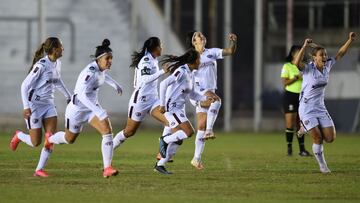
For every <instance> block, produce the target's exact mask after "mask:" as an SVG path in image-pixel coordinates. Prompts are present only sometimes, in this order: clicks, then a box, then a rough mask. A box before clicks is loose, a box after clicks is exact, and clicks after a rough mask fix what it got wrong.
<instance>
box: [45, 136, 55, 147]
mask: <svg viewBox="0 0 360 203" xmlns="http://www.w3.org/2000/svg"><path fill="white" fill-rule="evenodd" d="M51 136H52V133H51V132H47V133H45V143H44V147H45V149H47V150H53V149H54V144H53V143H50V142H49V138H50V137H51Z"/></svg>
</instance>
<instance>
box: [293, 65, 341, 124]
mask: <svg viewBox="0 0 360 203" xmlns="http://www.w3.org/2000/svg"><path fill="white" fill-rule="evenodd" d="M335 62H336V60H335V58H329V59H328V60H327V61H326V63H325V65H324V69H323V71H322V72H320V71H319V70H318V69H317V68H316V65H315V63H314V62H310V63H308V64H306V65H305V67H304V70H303V71H302V73H303V83H302V87H301V93H300V106H299V114H300V116H301V117H302V118H303V119H306V118H305V117H307V118H308V117H311V116H316V115H318V114H319V113H327V110H326V107H325V103H324V97H325V86H326V85H327V83H328V81H329V73H330V70H331V68H332V66H333V65H334V64H335Z"/></svg>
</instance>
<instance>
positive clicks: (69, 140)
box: [65, 137, 76, 144]
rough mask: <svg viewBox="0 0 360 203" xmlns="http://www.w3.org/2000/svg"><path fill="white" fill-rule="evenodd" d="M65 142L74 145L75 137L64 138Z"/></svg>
mask: <svg viewBox="0 0 360 203" xmlns="http://www.w3.org/2000/svg"><path fill="white" fill-rule="evenodd" d="M65 139H66V142H67V143H69V144H74V142H75V140H76V137H66V138H65Z"/></svg>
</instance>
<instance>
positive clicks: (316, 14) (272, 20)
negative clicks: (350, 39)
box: [267, 0, 360, 31]
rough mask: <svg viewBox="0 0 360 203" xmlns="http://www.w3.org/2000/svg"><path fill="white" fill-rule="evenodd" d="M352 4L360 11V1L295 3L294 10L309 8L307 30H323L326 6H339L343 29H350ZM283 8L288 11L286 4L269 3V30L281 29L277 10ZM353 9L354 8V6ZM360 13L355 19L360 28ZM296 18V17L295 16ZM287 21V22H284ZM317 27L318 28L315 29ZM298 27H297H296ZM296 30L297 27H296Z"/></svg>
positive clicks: (356, 14)
mask: <svg viewBox="0 0 360 203" xmlns="http://www.w3.org/2000/svg"><path fill="white" fill-rule="evenodd" d="M350 4H352V5H357V9H359V10H360V1H358V0H343V1H300V2H299V1H294V9H293V10H296V9H298V8H299V7H301V8H299V9H303V7H306V8H307V15H308V16H307V18H308V22H307V29H308V30H310V31H311V30H314V29H322V28H323V19H324V12H323V11H324V9H325V7H326V6H339V7H342V10H343V23H342V26H341V28H343V29H348V28H350V17H351V12H350ZM279 7H281V8H282V9H284V11H286V2H274V1H270V2H268V8H267V9H268V28H269V29H270V30H277V29H278V28H279V24H280V23H279V22H278V21H279V20H277V19H276V13H275V9H278V8H279ZM352 7H353V6H352ZM359 13H360V12H357V13H355V14H354V15H355V17H357V18H358V19H357V20H358V25H356V27H359V26H360V14H359ZM336 16H337V17H341V15H340V16H339V15H336ZM295 18H296V16H295ZM284 21H285V20H284ZM315 25H316V28H315ZM295 26H296V25H295ZM295 28H296V27H295Z"/></svg>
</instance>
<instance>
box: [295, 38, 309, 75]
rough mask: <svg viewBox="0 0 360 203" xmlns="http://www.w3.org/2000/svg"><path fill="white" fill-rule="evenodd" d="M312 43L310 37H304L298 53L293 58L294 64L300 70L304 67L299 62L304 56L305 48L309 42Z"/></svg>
mask: <svg viewBox="0 0 360 203" xmlns="http://www.w3.org/2000/svg"><path fill="white" fill-rule="evenodd" d="M310 43H312V40H311V39H309V38H308V39H305V41H304V44H303V46H302V47H301V49H300V51H299V53H298V54H296V56H295V60H294V65H296V66H297V67H298V68H299V69H300V70H302V69H303V68H304V66H303V64H302V63H301V61H302V60H303V58H304V54H305V49H306V47H308V46H309V44H310Z"/></svg>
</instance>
